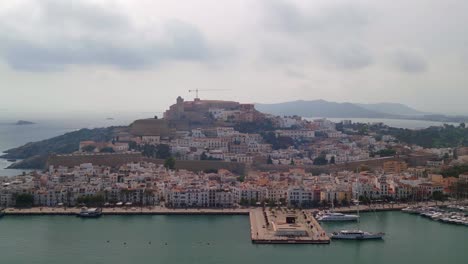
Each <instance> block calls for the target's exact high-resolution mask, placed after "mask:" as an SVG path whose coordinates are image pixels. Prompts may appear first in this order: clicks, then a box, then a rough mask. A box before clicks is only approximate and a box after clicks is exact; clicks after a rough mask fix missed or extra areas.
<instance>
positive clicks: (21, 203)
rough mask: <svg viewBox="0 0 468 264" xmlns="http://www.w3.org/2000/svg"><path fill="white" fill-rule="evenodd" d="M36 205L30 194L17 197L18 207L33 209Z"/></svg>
mask: <svg viewBox="0 0 468 264" xmlns="http://www.w3.org/2000/svg"><path fill="white" fill-rule="evenodd" d="M33 204H34V197H33V196H32V195H31V194H28V193H22V194H18V195H17V196H16V207H19V208H26V207H31V206H33Z"/></svg>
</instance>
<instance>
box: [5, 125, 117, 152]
mask: <svg viewBox="0 0 468 264" xmlns="http://www.w3.org/2000/svg"><path fill="white" fill-rule="evenodd" d="M113 131H114V127H108V128H95V129H87V128H84V129H80V130H78V131H73V132H69V133H66V134H64V135H61V136H58V137H53V138H50V139H46V140H42V141H38V142H32V143H27V144H26V145H24V146H21V147H18V148H13V149H9V150H7V151H5V153H6V155H3V156H2V158H5V159H27V158H30V157H32V156H36V155H44V154H45V155H47V154H50V153H56V154H68V153H72V152H74V151H78V146H79V144H80V142H81V141H86V140H92V141H110V140H111V139H112V135H113Z"/></svg>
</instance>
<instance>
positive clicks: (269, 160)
mask: <svg viewBox="0 0 468 264" xmlns="http://www.w3.org/2000/svg"><path fill="white" fill-rule="evenodd" d="M267 164H273V160H272V159H271V156H270V155H268V159H267Z"/></svg>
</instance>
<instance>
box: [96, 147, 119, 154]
mask: <svg viewBox="0 0 468 264" xmlns="http://www.w3.org/2000/svg"><path fill="white" fill-rule="evenodd" d="M99 152H101V153H114V152H115V151H114V149H113V148H111V147H105V148H102V149H101V150H100V151H99Z"/></svg>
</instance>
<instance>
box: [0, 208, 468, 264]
mask: <svg viewBox="0 0 468 264" xmlns="http://www.w3.org/2000/svg"><path fill="white" fill-rule="evenodd" d="M323 227H324V228H325V229H326V230H327V232H331V231H334V230H339V229H344V228H348V229H352V228H356V227H358V224H357V223H329V224H323ZM359 228H361V229H364V230H366V231H382V232H385V233H386V234H387V235H386V236H385V239H384V240H383V241H332V243H331V244H330V245H255V244H252V243H251V241H250V226H249V219H248V216H189V215H187V216H164V215H158V216H143V215H140V216H103V217H101V218H98V219H82V218H77V217H73V216H4V217H3V218H1V219H0V252H1V256H0V263H9V264H15V263H35V264H53V263H67V264H75V263H76V264H78V263H79V264H81V263H113V264H120V263H122V264H124V263H168V264H170V263H174V264H184V263H187V264H188V263H191V264H193V263H203V264H210V263H217V264H218V263H233V264H239V263H245V264H247V263H269V264H275V263H278V264H279V263H281V264H283V263H292V262H294V263H320V264H328V263H346V264H353V263H359V264H367V263H369V264H371V263H372V264H375V263H380V264H387V263H388V264H390V263H391V264H395V263H398V264H405V263H408V264H409V263H425V264H431V263H434V264H436V263H437V264H439V263H450V264H462V263H466V262H465V261H466V260H467V259H468V250H467V242H468V228H467V227H464V226H456V225H449V224H443V223H439V222H435V221H431V220H429V219H427V218H423V217H420V216H416V215H410V214H405V213H402V212H379V213H363V214H361V221H360V223H359Z"/></svg>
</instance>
